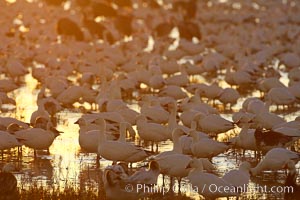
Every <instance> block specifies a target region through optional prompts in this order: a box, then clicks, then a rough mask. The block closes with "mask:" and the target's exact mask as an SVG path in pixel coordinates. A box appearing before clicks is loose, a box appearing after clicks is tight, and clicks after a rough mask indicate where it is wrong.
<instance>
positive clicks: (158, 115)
mask: <svg viewBox="0 0 300 200" xmlns="http://www.w3.org/2000/svg"><path fill="white" fill-rule="evenodd" d="M140 112H141V114H142V115H145V116H146V117H147V118H148V119H150V120H151V121H153V122H155V123H159V124H162V123H167V122H168V119H169V115H170V113H169V112H168V111H166V110H165V109H164V108H163V107H162V106H161V104H160V102H159V101H158V100H146V101H143V102H142V106H141V111H140Z"/></svg>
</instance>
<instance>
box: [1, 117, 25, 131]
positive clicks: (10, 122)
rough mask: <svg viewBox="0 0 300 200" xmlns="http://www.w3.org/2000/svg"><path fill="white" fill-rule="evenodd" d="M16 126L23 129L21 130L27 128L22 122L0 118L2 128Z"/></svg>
mask: <svg viewBox="0 0 300 200" xmlns="http://www.w3.org/2000/svg"><path fill="white" fill-rule="evenodd" d="M12 123H14V124H18V125H19V126H21V127H23V128H29V124H28V123H25V122H23V121H20V120H18V119H16V118H13V117H1V116H0V125H2V126H4V127H8V126H9V125H10V124H12Z"/></svg>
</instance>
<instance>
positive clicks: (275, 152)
mask: <svg viewBox="0 0 300 200" xmlns="http://www.w3.org/2000/svg"><path fill="white" fill-rule="evenodd" d="M299 159H300V155H299V153H297V152H293V151H290V150H287V149H284V148H273V149H271V150H270V151H268V152H267V154H266V155H265V157H264V158H263V159H262V160H261V161H260V162H259V163H258V164H257V166H256V167H254V168H251V169H250V173H251V175H253V176H256V175H257V174H259V173H260V172H262V171H264V170H272V171H276V170H280V169H284V168H285V167H286V166H287V164H288V163H289V162H290V161H292V162H294V161H293V160H295V161H298V160H299Z"/></svg>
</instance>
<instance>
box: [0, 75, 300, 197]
mask: <svg viewBox="0 0 300 200" xmlns="http://www.w3.org/2000/svg"><path fill="white" fill-rule="evenodd" d="M36 87H37V82H36V81H34V79H33V78H32V77H31V76H30V75H27V76H26V86H24V87H22V88H20V89H18V90H16V91H15V92H14V95H15V97H16V100H17V105H20V106H18V107H17V108H16V109H12V110H11V111H10V112H8V114H6V116H13V117H16V118H19V119H22V120H24V121H29V119H30V116H31V113H32V112H33V111H35V109H36V103H35V101H36V95H37V93H38V90H37V89H35V88H36ZM243 100H244V98H243V99H240V100H239V102H238V104H237V105H236V106H234V107H233V109H234V110H238V109H239V108H240V106H241V103H242V102H243ZM133 107H135V108H136V109H137V108H138V107H137V106H133ZM276 112H278V113H277V114H279V115H282V116H283V117H285V119H287V120H292V119H294V118H295V116H298V115H299V113H300V111H298V110H297V109H295V110H292V112H291V110H289V112H287V111H283V112H281V111H280V112H279V111H276ZM81 115H82V114H81V113H80V112H77V111H76V110H74V111H69V110H68V111H62V112H60V113H58V115H57V129H58V130H63V133H62V134H61V135H60V136H59V137H57V138H56V140H55V141H54V143H53V145H52V146H51V147H50V155H48V154H47V152H46V151H38V152H37V154H38V156H37V158H36V159H34V158H33V150H31V149H29V148H26V147H22V157H20V156H18V151H17V149H11V150H7V151H5V152H4V154H3V158H2V160H1V163H6V162H8V161H10V162H11V161H12V162H15V163H16V165H17V166H18V168H19V172H18V173H17V178H18V180H19V184H21V183H22V185H20V187H21V188H27V187H29V186H31V184H33V183H34V184H38V185H41V186H47V187H52V186H53V185H54V186H55V187H58V188H61V189H63V188H64V187H66V186H67V185H76V186H77V187H79V188H89V189H90V188H94V192H95V193H101V191H102V192H103V187H102V186H103V185H102V181H101V180H102V175H103V174H102V173H103V171H102V170H103V169H104V168H105V167H106V166H108V165H110V164H111V161H106V160H104V159H101V160H100V169H99V168H97V163H96V154H93V153H85V152H82V150H80V146H79V144H78V132H79V128H78V126H77V125H76V124H74V122H75V121H76V120H77V119H78V118H79V117H80V116H81ZM222 116H223V117H224V118H226V119H230V118H231V113H230V112H229V113H228V114H226V113H225V114H222ZM238 132H239V128H235V129H234V130H232V131H229V132H227V133H224V134H220V135H219V136H218V140H220V141H223V140H224V141H227V140H228V139H229V138H230V137H232V136H234V135H235V134H236V133H238ZM135 142H136V143H139V142H140V141H139V139H136V141H135ZM144 145H146V146H145V147H146V148H148V149H150V146H147V143H145V144H144ZM295 146H296V148H297V145H295ZM171 149H172V142H171V141H166V142H162V143H161V144H160V151H166V150H171ZM241 154H242V152H241V151H240V150H232V149H231V150H229V151H228V152H226V153H224V154H221V155H219V156H217V157H214V158H213V160H212V161H213V163H214V164H215V165H216V166H217V169H218V170H217V173H218V174H219V175H220V176H222V175H223V174H224V173H226V172H227V171H229V170H231V169H235V168H236V166H239V165H240V163H241V162H242V161H243V160H241V159H240V158H241V156H240V155H241ZM251 157H252V158H253V157H254V154H253V153H252V152H250V151H248V152H246V154H245V156H244V159H245V158H251ZM141 165H144V164H143V163H138V164H134V165H133V167H139V166H141ZM276 177H277V180H278V181H277V182H276V181H274V174H272V173H269V172H266V173H263V174H262V175H261V176H259V177H256V178H252V180H251V184H250V185H249V187H250V188H256V187H258V186H265V185H266V186H267V188H270V187H272V186H278V185H279V186H282V184H283V182H284V179H285V177H286V174H285V173H283V171H282V172H279V175H277V176H276ZM167 181H168V180H167ZM186 181H187V180H185V179H184V180H183V184H187V182H186ZM158 184H159V185H161V184H162V176H159V180H158ZM187 195H189V196H190V197H192V198H195V199H197V198H199V197H198V195H197V194H196V193H188V194H187ZM282 195H283V194H280V193H277V194H274V193H264V192H262V191H256V190H255V191H253V189H252V191H251V192H249V193H246V194H245V198H247V199H256V198H258V197H259V198H262V199H268V198H275V197H282Z"/></svg>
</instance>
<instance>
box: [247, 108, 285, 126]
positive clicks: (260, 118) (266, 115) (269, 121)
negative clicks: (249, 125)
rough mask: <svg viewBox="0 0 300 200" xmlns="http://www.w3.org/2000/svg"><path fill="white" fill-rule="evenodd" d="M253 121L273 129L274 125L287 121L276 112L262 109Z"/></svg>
mask: <svg viewBox="0 0 300 200" xmlns="http://www.w3.org/2000/svg"><path fill="white" fill-rule="evenodd" d="M253 122H254V123H255V124H256V127H260V128H262V127H263V128H265V129H272V128H273V127H274V126H276V125H278V124H282V123H285V122H286V121H285V120H284V119H283V118H282V117H280V116H278V115H276V114H274V113H270V112H263V111H262V112H260V113H258V114H256V115H255V117H254V118H253Z"/></svg>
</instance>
